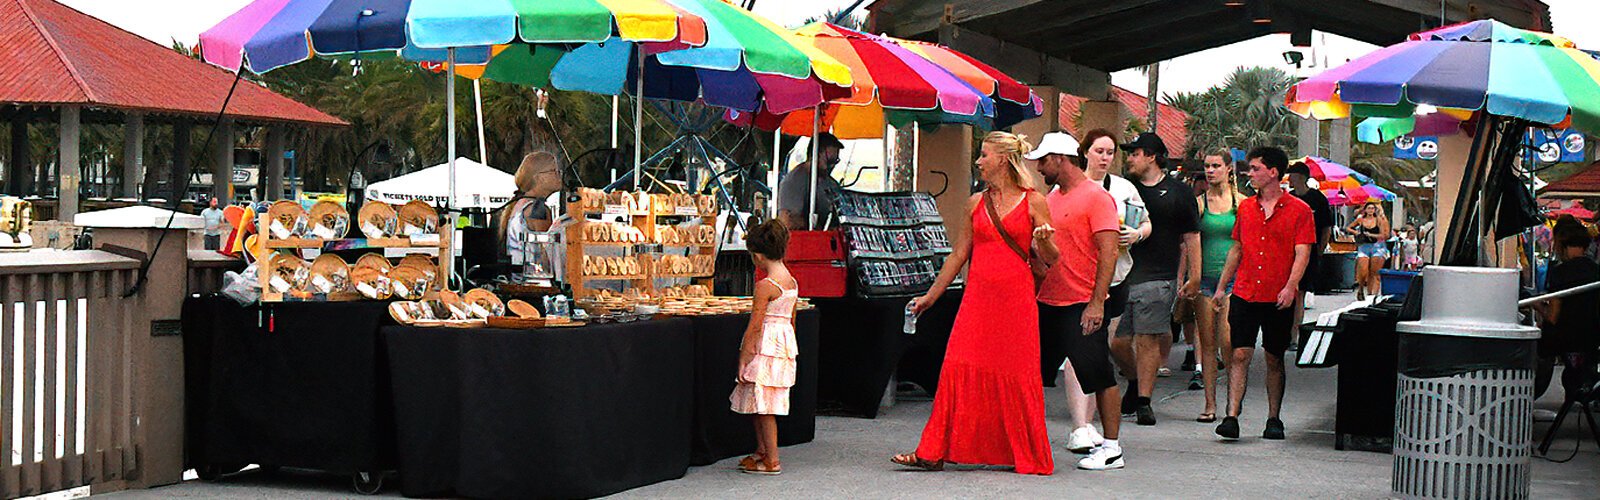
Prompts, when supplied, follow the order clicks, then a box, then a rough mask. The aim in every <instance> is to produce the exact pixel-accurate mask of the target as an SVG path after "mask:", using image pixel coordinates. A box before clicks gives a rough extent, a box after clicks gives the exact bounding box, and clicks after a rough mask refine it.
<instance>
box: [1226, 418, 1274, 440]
mask: <svg viewBox="0 0 1600 500" xmlns="http://www.w3.org/2000/svg"><path fill="white" fill-rule="evenodd" d="M1217 432H1218V433H1219V434H1220V433H1221V432H1222V431H1217ZM1233 434H1234V435H1236V436H1237V435H1238V434H1239V425H1238V423H1235V424H1234V427H1233ZM1261 439H1283V421H1282V420H1279V419H1276V418H1269V419H1267V430H1265V431H1261Z"/></svg>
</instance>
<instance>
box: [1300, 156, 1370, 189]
mask: <svg viewBox="0 0 1600 500" xmlns="http://www.w3.org/2000/svg"><path fill="white" fill-rule="evenodd" d="M1298 161H1301V162H1304V163H1305V164H1306V167H1309V168H1310V169H1311V178H1313V179H1316V180H1317V181H1318V182H1322V181H1329V180H1333V181H1342V180H1344V179H1346V178H1355V180H1356V181H1357V185H1359V184H1367V183H1371V182H1372V178H1371V177H1367V176H1366V175H1365V174H1362V173H1361V172H1357V171H1355V170H1352V169H1351V168H1350V167H1346V166H1344V165H1340V164H1338V163H1334V162H1333V160H1329V159H1327V158H1321V157H1316V156H1307V157H1304V158H1301V159H1300V160H1298Z"/></svg>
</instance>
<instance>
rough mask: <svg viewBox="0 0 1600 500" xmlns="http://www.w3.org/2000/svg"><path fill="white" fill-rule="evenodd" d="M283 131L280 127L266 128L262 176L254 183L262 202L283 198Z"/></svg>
mask: <svg viewBox="0 0 1600 500" xmlns="http://www.w3.org/2000/svg"><path fill="white" fill-rule="evenodd" d="M283 143H284V130H283V126H282V125H272V126H269V127H267V140H266V148H264V149H265V150H264V151H262V155H263V158H262V165H261V167H262V174H263V175H260V176H257V178H259V179H261V180H260V181H258V182H257V183H256V185H257V188H258V190H259V191H260V192H261V199H262V200H264V201H276V200H278V199H281V198H283V147H284V145H283Z"/></svg>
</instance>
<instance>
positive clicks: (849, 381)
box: [780, 290, 962, 429]
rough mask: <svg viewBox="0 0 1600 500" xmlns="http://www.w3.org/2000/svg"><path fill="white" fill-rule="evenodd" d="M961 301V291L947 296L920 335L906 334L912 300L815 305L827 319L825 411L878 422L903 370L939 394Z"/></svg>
mask: <svg viewBox="0 0 1600 500" xmlns="http://www.w3.org/2000/svg"><path fill="white" fill-rule="evenodd" d="M961 295H962V291H961V290H950V291H947V292H945V294H944V295H943V296H941V297H940V298H939V301H938V302H937V303H935V304H934V306H933V307H932V308H930V309H929V310H927V311H924V312H923V313H922V317H921V318H919V319H918V320H917V333H916V334H915V335H906V334H905V333H903V331H904V327H905V307H906V302H907V301H908V300H910V299H904V298H900V299H861V298H853V297H849V298H842V299H811V301H812V303H813V304H816V305H817V309H818V310H819V311H820V312H821V315H822V317H821V323H820V327H819V334H820V335H819V339H820V345H819V346H818V351H817V357H818V358H819V361H820V362H821V365H822V367H821V372H820V373H819V374H818V379H817V390H818V398H819V399H820V400H821V401H822V402H823V403H822V404H823V405H824V407H829V406H833V405H837V406H838V407H839V408H841V409H843V410H844V411H845V412H846V413H848V414H851V415H859V416H864V417H867V418H876V417H877V416H878V405H879V403H881V402H882V400H883V391H884V389H885V388H887V387H888V385H889V379H890V378H891V377H893V376H894V374H895V371H896V368H897V367H898V369H899V371H900V379H901V380H903V381H907V382H913V383H916V384H917V385H919V386H922V387H923V388H924V389H927V390H928V391H929V392H933V391H934V390H935V389H936V388H937V386H938V383H939V367H940V365H942V364H943V362H944V348H945V343H946V342H947V341H948V340H949V338H950V328H951V325H953V324H955V315H956V310H957V309H958V308H959V307H960V305H961ZM804 355H805V351H801V356H804ZM780 429H781V426H780Z"/></svg>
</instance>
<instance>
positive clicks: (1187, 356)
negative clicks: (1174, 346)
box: [1183, 350, 1196, 372]
mask: <svg viewBox="0 0 1600 500" xmlns="http://www.w3.org/2000/svg"><path fill="white" fill-rule="evenodd" d="M1195 370H1196V367H1195V364H1194V351H1193V350H1190V351H1189V352H1186V353H1184V354H1183V371H1186V372H1192V371H1195Z"/></svg>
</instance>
